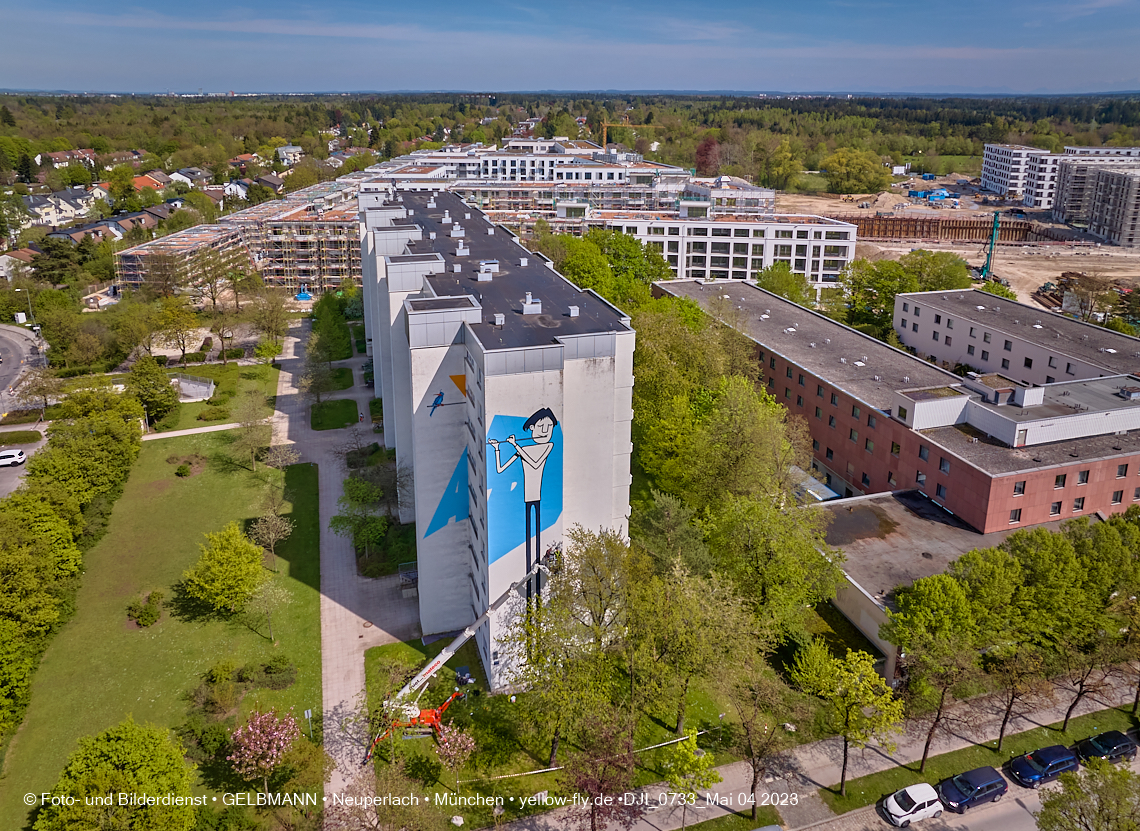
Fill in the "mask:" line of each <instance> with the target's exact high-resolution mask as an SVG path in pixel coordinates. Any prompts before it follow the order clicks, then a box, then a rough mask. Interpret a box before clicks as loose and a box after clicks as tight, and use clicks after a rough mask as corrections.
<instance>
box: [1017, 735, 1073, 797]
mask: <svg viewBox="0 0 1140 831" xmlns="http://www.w3.org/2000/svg"><path fill="white" fill-rule="evenodd" d="M1077 767H1078V763H1077V754H1075V753H1074V752H1073V751H1071V750H1069V748H1067V747H1063V746H1061V745H1059V744H1055V745H1051V746H1050V747H1043V748H1041V749H1040V750H1034V751H1033V752H1032V753H1026V754H1025V755H1023V756H1015V757H1014V758H1012V759H1010V760H1009V774H1010V776H1011V777H1013V781H1015V782H1017V784H1019V785H1022V786H1023V787H1026V788H1040V787H1041V786H1042V785H1044V784H1045V783H1046V782H1052V781H1053V780H1054V779H1056V778H1057V777H1058V776H1060V775H1061V774H1062V773H1067V772H1069V771H1071V770H1076V769H1077Z"/></svg>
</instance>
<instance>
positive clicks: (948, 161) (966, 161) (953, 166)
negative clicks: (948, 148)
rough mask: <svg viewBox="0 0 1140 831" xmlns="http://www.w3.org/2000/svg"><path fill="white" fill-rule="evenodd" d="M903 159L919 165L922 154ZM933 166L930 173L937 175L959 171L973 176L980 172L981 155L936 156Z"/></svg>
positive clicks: (921, 160) (964, 174) (978, 174)
mask: <svg viewBox="0 0 1140 831" xmlns="http://www.w3.org/2000/svg"><path fill="white" fill-rule="evenodd" d="M903 161H906V162H910V163H911V165H918V166H920V169H921V165H922V163H923V161H924V160H923V158H922V156H904V157H903ZM933 167H934V168H935V169H934V170H932V171H931V172H932V173H937V174H938V175H939V176H945V175H946V174H948V173H961V174H962V175H963V176H967V177H973V176H980V175H981V174H982V157H981V156H938V157H936V161H935V162H934V164H933Z"/></svg>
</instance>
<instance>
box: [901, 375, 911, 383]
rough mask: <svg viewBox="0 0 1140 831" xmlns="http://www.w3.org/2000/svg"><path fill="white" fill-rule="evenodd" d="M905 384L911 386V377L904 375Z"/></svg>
mask: <svg viewBox="0 0 1140 831" xmlns="http://www.w3.org/2000/svg"><path fill="white" fill-rule="evenodd" d="M903 383H904V384H909V383H910V376H909V375H904V376H903Z"/></svg>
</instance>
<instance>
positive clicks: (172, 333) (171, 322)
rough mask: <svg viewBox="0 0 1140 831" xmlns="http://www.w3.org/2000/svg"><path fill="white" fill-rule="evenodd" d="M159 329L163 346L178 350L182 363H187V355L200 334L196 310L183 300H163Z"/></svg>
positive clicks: (172, 298)
mask: <svg viewBox="0 0 1140 831" xmlns="http://www.w3.org/2000/svg"><path fill="white" fill-rule="evenodd" d="M157 327H158V330H159V338H160V340H161V343H162V345H163V346H169V347H172V348H175V349H178V350H179V351H180V352H181V353H182V356H181V361H182V363H186V353H187V352H189V351H190V350H191V349H192V347H193V342H194V339H195V338H196V336H197V334H198V317H197V315H195V314H194V310H193V309H191V308H190V306H189V305H188V304H187V303H186V301H185V300H183V299H182V298H174V297H167V298H163V301H162V304H161V311H160V312H159V313H158V320H157Z"/></svg>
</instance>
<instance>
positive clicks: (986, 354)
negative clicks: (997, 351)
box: [982, 349, 990, 361]
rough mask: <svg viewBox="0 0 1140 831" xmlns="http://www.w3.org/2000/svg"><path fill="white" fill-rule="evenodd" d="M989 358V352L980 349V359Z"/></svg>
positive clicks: (986, 359)
mask: <svg viewBox="0 0 1140 831" xmlns="http://www.w3.org/2000/svg"><path fill="white" fill-rule="evenodd" d="M989 359H990V353H989V352H987V351H986V350H984V349H983V350H982V360H983V361H988V360H989Z"/></svg>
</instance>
